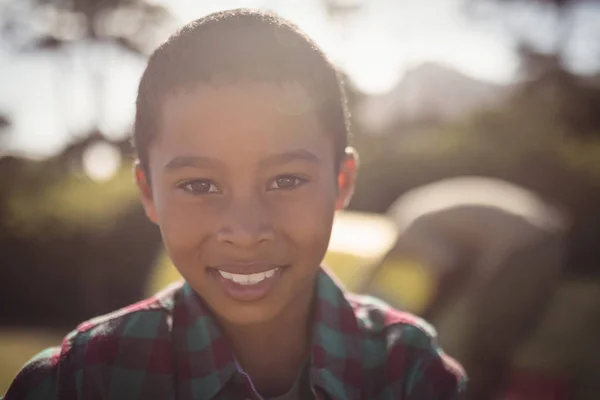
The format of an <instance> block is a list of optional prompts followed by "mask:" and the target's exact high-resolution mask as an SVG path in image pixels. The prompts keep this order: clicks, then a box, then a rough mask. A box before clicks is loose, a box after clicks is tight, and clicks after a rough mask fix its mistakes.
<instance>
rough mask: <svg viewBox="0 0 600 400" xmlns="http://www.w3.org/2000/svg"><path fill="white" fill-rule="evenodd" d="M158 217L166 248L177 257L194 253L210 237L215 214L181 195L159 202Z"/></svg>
mask: <svg viewBox="0 0 600 400" xmlns="http://www.w3.org/2000/svg"><path fill="white" fill-rule="evenodd" d="M157 216H158V225H159V226H160V230H161V233H162V236H163V241H164V242H165V246H166V247H167V249H168V250H169V252H170V253H172V257H176V256H177V254H176V253H178V252H182V251H187V250H192V251H193V250H194V249H196V248H197V247H198V244H199V243H201V242H202V241H203V240H205V238H206V237H207V236H209V235H210V227H211V225H212V221H211V218H213V216H214V213H211V212H210V210H207V207H203V206H202V205H201V204H199V202H198V201H195V200H193V199H183V198H182V196H181V194H166V195H163V196H162V198H161V199H160V201H157Z"/></svg>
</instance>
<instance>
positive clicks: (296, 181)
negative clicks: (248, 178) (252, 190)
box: [267, 175, 306, 190]
mask: <svg viewBox="0 0 600 400" xmlns="http://www.w3.org/2000/svg"><path fill="white" fill-rule="evenodd" d="M304 183H306V179H302V178H299V177H297V176H294V175H281V176H278V177H277V178H275V179H273V181H272V182H271V183H270V184H269V187H268V189H267V190H282V189H283V190H291V189H296V188H297V187H299V186H302V185H303V184H304Z"/></svg>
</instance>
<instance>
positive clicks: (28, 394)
mask: <svg viewBox="0 0 600 400" xmlns="http://www.w3.org/2000/svg"><path fill="white" fill-rule="evenodd" d="M60 354H61V348H60V347H52V348H49V349H46V350H44V351H42V352H41V353H39V354H37V355H36V356H35V357H33V358H32V359H31V360H30V361H28V362H27V364H25V366H24V367H23V369H21V371H20V372H19V373H18V375H17V376H16V378H15V379H14V381H13V382H12V384H11V385H10V387H9V388H8V392H6V395H5V397H4V400H30V399H31V400H34V399H49V400H54V399H58V387H57V384H58V382H57V378H58V363H59V360H60Z"/></svg>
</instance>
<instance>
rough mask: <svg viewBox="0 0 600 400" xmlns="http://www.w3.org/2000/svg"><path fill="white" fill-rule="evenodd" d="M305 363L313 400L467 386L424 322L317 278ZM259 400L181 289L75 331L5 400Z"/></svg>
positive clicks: (444, 395)
mask: <svg viewBox="0 0 600 400" xmlns="http://www.w3.org/2000/svg"><path fill="white" fill-rule="evenodd" d="M316 293H317V301H316V302H315V303H316V312H315V317H314V318H315V319H314V321H313V337H312V343H313V345H312V350H311V357H310V366H309V367H310V369H309V377H310V385H311V389H312V392H313V394H314V396H315V398H317V399H348V400H351V399H405V400H415V399H428V400H433V399H440V400H441V399H444V400H450V399H453V400H454V399H460V398H462V397H463V395H464V392H465V386H466V378H465V374H464V372H463V370H462V369H461V367H460V366H459V365H458V364H457V363H456V362H454V361H453V360H452V359H450V358H449V357H448V356H446V355H445V354H444V353H443V352H442V351H441V349H440V348H439V347H438V346H437V344H436V339H435V332H434V330H433V329H432V328H431V327H430V326H429V325H428V324H426V323H425V322H424V321H422V320H421V319H419V318H417V317H415V316H413V315H410V314H407V313H404V312H400V311H397V310H395V309H393V308H391V307H390V306H388V305H387V304H385V303H383V302H381V301H379V300H376V299H374V298H372V297H368V296H359V295H354V294H349V293H346V292H345V291H344V290H343V289H342V288H341V287H340V286H339V285H338V284H337V283H336V282H335V280H334V279H333V278H332V277H331V276H329V274H328V273H327V272H326V271H325V270H321V271H320V273H319V275H318V278H317V291H316ZM17 399H24V400H25V399H26V400H34V399H35V400H37V399H60V400H74V399H85V400H94V399H128V400H134V399H181V400H183V399H186V400H187V399H190V400H191V399H196V400H197V399H223V400H225V399H260V396H259V395H258V394H257V393H256V392H255V391H254V389H253V386H252V383H251V382H250V379H249V378H248V376H247V375H246V374H244V372H243V371H242V370H241V369H240V367H239V365H238V364H237V363H236V361H235V359H234V357H233V355H232V354H231V352H230V349H229V348H228V345H227V341H226V340H225V337H224V336H223V335H222V333H221V332H220V331H219V328H218V325H217V323H216V321H215V319H214V317H213V316H211V314H210V312H209V311H208V309H207V307H206V305H204V304H203V302H202V300H201V299H200V297H199V296H198V295H197V294H196V293H195V292H194V291H193V289H192V288H191V287H190V286H189V285H188V284H187V283H178V284H174V285H172V286H170V287H169V288H167V289H165V290H164V291H162V292H161V293H159V294H157V295H156V296H154V297H152V298H150V299H147V300H145V301H142V302H140V303H137V304H134V305H131V306H129V307H126V308H124V309H122V310H119V311H117V312H114V313H112V314H108V315H106V316H102V317H98V318H94V319H92V320H90V321H88V322H85V323H83V324H81V325H79V326H78V327H77V329H76V330H74V331H73V332H71V333H70V334H69V335H67V337H66V338H65V339H64V341H63V342H62V345H61V346H60V347H56V348H51V349H48V350H46V351H44V352H42V353H40V354H38V355H37V356H36V357H34V358H33V359H32V360H31V361H29V362H28V363H27V364H26V366H25V367H24V368H23V369H22V370H21V372H20V373H19V374H18V376H17V377H16V378H15V380H14V382H13V383H12V385H11V387H10V388H9V390H8V392H7V393H6V397H5V400H17Z"/></svg>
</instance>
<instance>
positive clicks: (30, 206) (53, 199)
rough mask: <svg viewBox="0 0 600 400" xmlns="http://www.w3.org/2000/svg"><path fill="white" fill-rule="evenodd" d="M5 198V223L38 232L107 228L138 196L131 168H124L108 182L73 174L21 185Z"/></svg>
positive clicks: (20, 231)
mask: <svg viewBox="0 0 600 400" xmlns="http://www.w3.org/2000/svg"><path fill="white" fill-rule="evenodd" d="M23 179H24V180H25V179H27V178H26V177H23ZM5 201H6V210H7V220H6V221H4V223H5V224H6V225H8V226H10V227H11V229H12V230H13V232H15V233H18V234H19V235H34V234H36V233H37V232H40V231H45V230H46V229H47V228H48V227H52V228H53V229H52V230H53V232H55V233H57V234H58V233H61V232H62V233H64V234H67V233H72V232H73V231H77V230H81V229H86V228H87V229H90V230H92V229H95V230H98V231H99V232H101V231H103V230H107V229H109V228H110V227H111V226H112V224H113V223H114V222H115V220H116V217H117V216H118V215H119V214H120V213H121V212H122V211H124V210H125V209H127V207H128V206H129V205H131V204H132V203H133V202H135V201H137V197H136V188H135V184H134V182H133V177H132V174H131V169H130V168H122V169H121V170H119V171H118V172H117V174H115V176H114V177H113V178H112V179H110V180H108V181H105V182H95V181H92V180H90V179H88V178H86V177H84V176H80V175H77V174H75V173H71V174H68V175H66V176H64V177H59V178H57V179H56V180H54V181H52V182H50V183H48V182H45V183H40V187H34V188H31V187H30V185H19V184H17V185H15V186H14V188H13V190H12V191H11V192H10V193H9V194H8V196H7V198H6V199H5ZM57 228H62V229H58V230H57Z"/></svg>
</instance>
